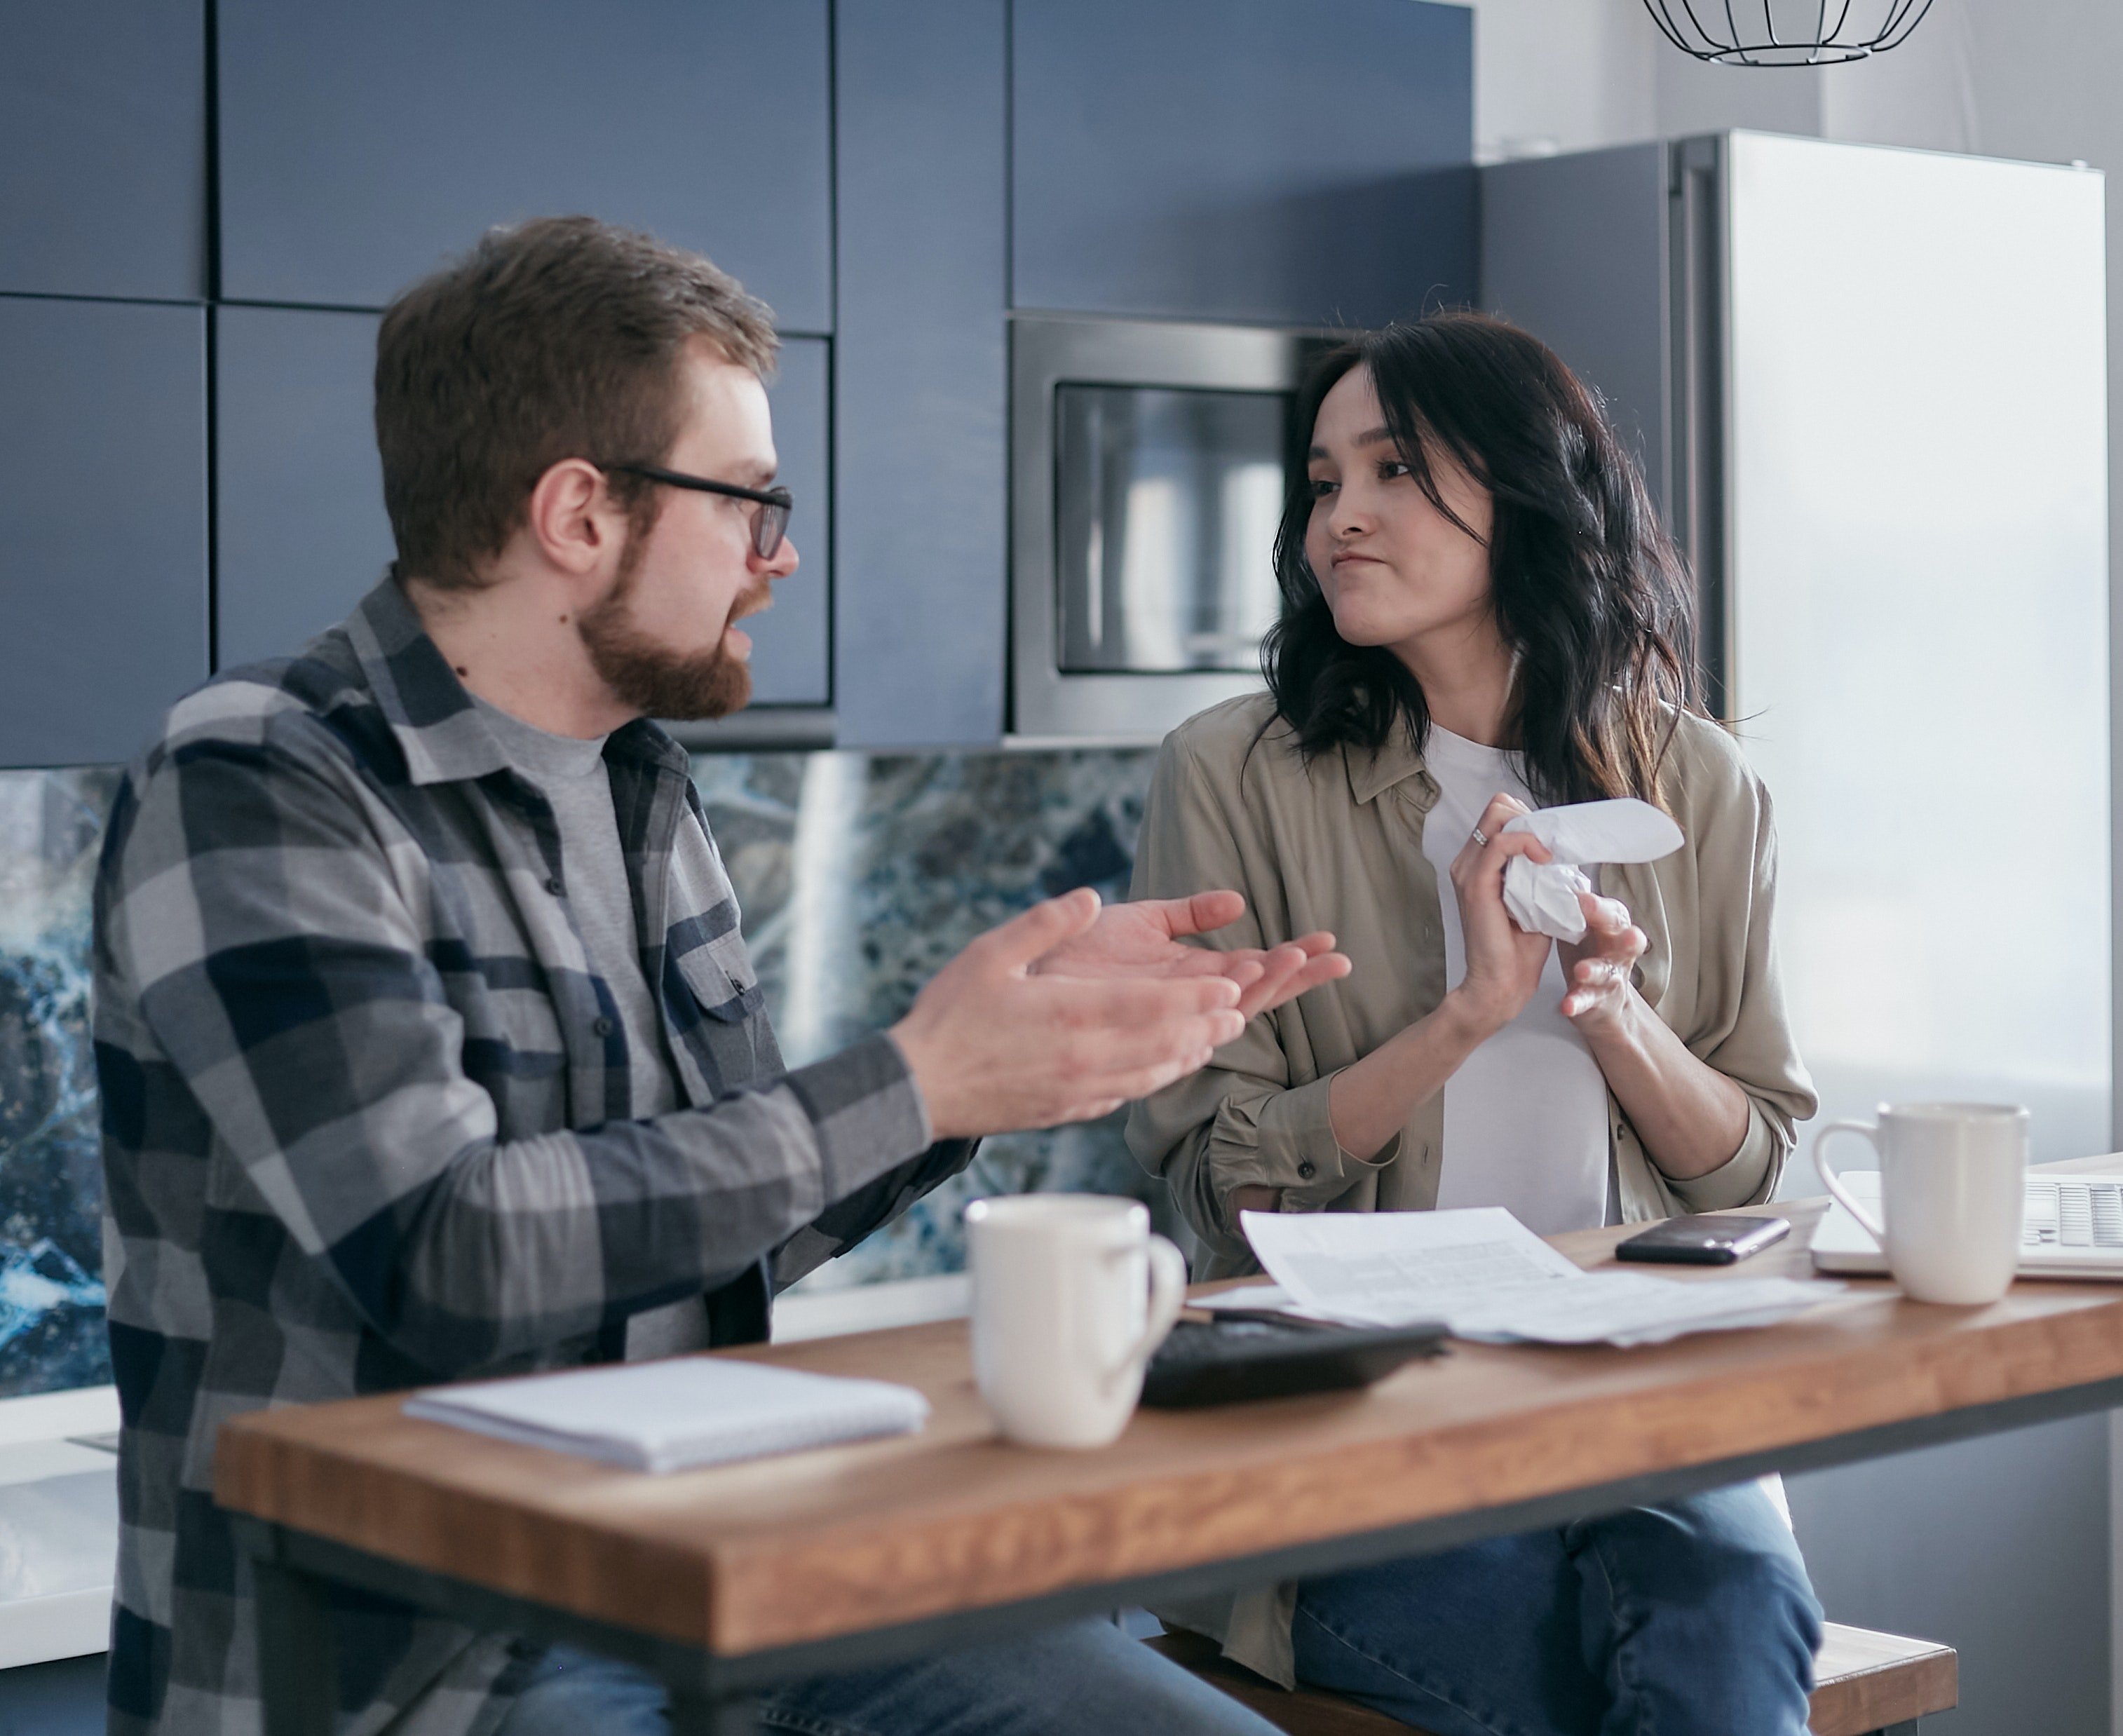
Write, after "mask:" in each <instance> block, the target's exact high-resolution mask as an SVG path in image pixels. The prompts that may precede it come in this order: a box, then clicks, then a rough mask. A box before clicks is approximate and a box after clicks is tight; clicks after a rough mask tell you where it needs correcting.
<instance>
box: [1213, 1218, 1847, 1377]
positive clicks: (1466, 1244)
mask: <svg viewBox="0 0 2123 1736" xmlns="http://www.w3.org/2000/svg"><path fill="white" fill-rule="evenodd" d="M1242 1221H1243V1224H1244V1230H1245V1233H1246V1237H1247V1239H1248V1241H1250V1242H1251V1243H1252V1244H1253V1248H1254V1253H1255V1254H1256V1255H1258V1257H1259V1260H1260V1262H1261V1264H1262V1266H1263V1268H1265V1269H1266V1270H1267V1272H1268V1275H1269V1276H1270V1277H1271V1278H1272V1279H1274V1280H1275V1281H1276V1283H1277V1285H1278V1286H1279V1287H1280V1288H1282V1291H1283V1292H1284V1293H1286V1295H1287V1296H1289V1297H1291V1298H1292V1299H1293V1300H1294V1301H1295V1302H1297V1304H1298V1305H1299V1306H1300V1307H1304V1308H1305V1309H1307V1310H1309V1311H1313V1312H1316V1313H1319V1314H1323V1315H1326V1316H1330V1317H1332V1318H1334V1319H1337V1320H1347V1321H1357V1322H1360V1323H1362V1324H1365V1325H1404V1324H1407V1323H1408V1322H1411V1321H1419V1320H1436V1321H1443V1322H1444V1323H1445V1324H1446V1326H1448V1327H1449V1328H1450V1330H1451V1331H1452V1332H1453V1334H1454V1335H1455V1336H1456V1337H1460V1338H1472V1339H1483V1340H1489V1341H1492V1342H1495V1343H1509V1342H1512V1341H1516V1340H1529V1341H1533V1342H1537V1343H1541V1344H1657V1343H1660V1342H1662V1341H1663V1340H1666V1339H1670V1338H1675V1337H1677V1336H1679V1335H1680V1334H1682V1333H1685V1332H1703V1331H1713V1330H1727V1329H1729V1328H1733V1327H1738V1326H1753V1325H1769V1324H1771V1323H1773V1322H1774V1321H1779V1320H1783V1319H1786V1318H1788V1316H1791V1315H1793V1314H1795V1313H1797V1312H1799V1311H1801V1310H1802V1309H1805V1308H1809V1307H1812V1306H1814V1305H1815V1304H1816V1302H1821V1301H1824V1300H1825V1299H1826V1298H1827V1297H1830V1296H1831V1295H1833V1294H1834V1293H1835V1292H1836V1291H1837V1290H1839V1288H1841V1286H1839V1285H1836V1284H1822V1283H1798V1282H1796V1281H1794V1280H1793V1279H1779V1278H1765V1279H1724V1280H1721V1281H1720V1282H1718V1283H1684V1282H1681V1281H1680V1280H1677V1279H1666V1278H1652V1277H1649V1276H1647V1275H1643V1274H1637V1273H1633V1272H1599V1273H1587V1272H1584V1271H1582V1270H1580V1269H1579V1268H1578V1267H1577V1265H1576V1264H1573V1263H1572V1261H1571V1260H1568V1259H1567V1258H1566V1257H1565V1256H1564V1255H1562V1254H1559V1253H1558V1252H1557V1251H1556V1250H1555V1249H1554V1248H1553V1247H1551V1246H1549V1244H1548V1243H1546V1242H1544V1241H1542V1240H1541V1239H1540V1237H1539V1236H1535V1234H1534V1233H1533V1232H1531V1231H1530V1230H1529V1229H1527V1228H1526V1227H1525V1225H1524V1224H1522V1223H1521V1222H1519V1221H1518V1220H1517V1219H1516V1218H1514V1217H1512V1216H1511V1213H1508V1212H1507V1211H1505V1210H1503V1209H1502V1208H1501V1207H1496V1206H1486V1207H1479V1208H1471V1209H1468V1210H1463V1211H1442V1212H1375V1213H1360V1212H1321V1213H1302V1214H1296V1213H1293V1214H1288V1215H1285V1214H1282V1213H1264V1212H1248V1213H1244V1214H1242Z"/></svg>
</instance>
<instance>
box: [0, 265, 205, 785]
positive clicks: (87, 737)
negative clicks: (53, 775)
mask: <svg viewBox="0 0 2123 1736" xmlns="http://www.w3.org/2000/svg"><path fill="white" fill-rule="evenodd" d="M0 405H4V406H6V407H7V412H6V414H5V415H0V524H4V525H5V526H7V535H6V536H5V537H4V538H0V598H4V600H5V606H6V622H7V624H6V626H5V628H4V630H0V765H7V766H50V765H80V764H87V763H90V762H99V761H110V760H124V759H129V758H131V757H132V756H133V754H134V753H135V752H136V751H137V750H138V748H140V747H141V746H142V744H143V743H144V742H145V740H146V739H147V737H148V733H149V731H150V730H152V728H153V727H154V725H155V723H156V720H157V718H158V717H159V716H161V714H162V711H164V710H165V709H166V707H167V706H169V705H170V704H171V702H172V701H175V700H176V698H177V697H179V696H180V695H181V694H182V693H183V692H185V690H186V689H187V688H189V687H194V686H195V685H197V684H198V683H199V682H201V681H203V680H204V679H205V678H206V673H207V655H206V645H207V608H206V598H207V577H206V561H207V556H206V314H205V312H204V310H203V309H200V308H197V307H154V306H149V305H146V304H128V303H123V302H70V301H59V300H40V299H37V298H21V299H9V298H0Z"/></svg>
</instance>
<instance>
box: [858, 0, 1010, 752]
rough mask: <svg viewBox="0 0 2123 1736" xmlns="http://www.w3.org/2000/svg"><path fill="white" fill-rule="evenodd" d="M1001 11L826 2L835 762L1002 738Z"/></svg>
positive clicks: (985, 5) (996, 5)
mask: <svg viewBox="0 0 2123 1736" xmlns="http://www.w3.org/2000/svg"><path fill="white" fill-rule="evenodd" d="M1005 26H1006V20H1005V7H1004V0H840V4H839V8H838V11H837V14H836V24H835V28H836V31H837V47H838V57H837V63H838V73H837V83H836V91H835V100H836V104H837V107H836V138H837V152H838V166H839V182H838V185H839V202H838V204H837V211H836V217H835V225H836V228H835V237H836V244H837V250H838V260H839V277H838V281H839V296H840V301H839V309H838V322H837V338H836V357H835V359H836V381H835V397H834V404H835V421H834V442H835V474H834V501H833V505H834V527H833V528H834V547H835V555H836V557H837V559H836V565H837V583H836V591H837V631H836V633H835V636H834V646H835V650H834V659H835V673H834V698H835V713H836V722H837V738H836V739H837V740H838V741H839V742H840V744H841V745H843V746H846V747H903V746H916V745H935V746H954V745H965V744H980V743H992V742H994V741H995V740H996V739H997V738H998V737H999V736H1000V735H1001V732H1002V719H1003V669H1004V664H1005V655H1004V637H1005V607H1006V604H1005V598H1006V594H1007V585H1006V574H1007V570H1008V553H1007V547H1006V532H1007V522H1006V517H1005V513H1006V508H1005V501H1006V500H1007V492H1008V491H1007V484H1006V467H1007V436H1006V434H1005V403H1006V398H1007V390H1008V369H1007V350H1006V345H1005V331H1004V326H1005V319H1004V301H1005V256H1004V246H1005V243H1004V237H1005V233H1006V232H1007V223H1006V221H1005V201H1006V197H1007V186H1006V184H1005V168H1004V165H1005V162H1006V161H1007V157H1008V152H1007V150H1006V144H1007V136H1006V127H1007V123H1006V120H1005V85H1006V74H1005V66H1006V50H1005V42H1006V40H1007V31H1006V27H1005Z"/></svg>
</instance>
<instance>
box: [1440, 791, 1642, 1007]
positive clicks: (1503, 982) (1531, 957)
mask: <svg viewBox="0 0 2123 1736" xmlns="http://www.w3.org/2000/svg"><path fill="white" fill-rule="evenodd" d="M1527 811H1528V810H1527V808H1526V805H1525V803H1523V802H1521V801H1516V800H1513V799H1512V798H1511V797H1510V796H1508V795H1498V796H1497V797H1495V798H1493V800H1491V801H1490V803H1489V805H1488V807H1486V808H1484V809H1483V810H1482V818H1481V819H1479V821H1478V822H1476V823H1475V831H1476V833H1479V835H1480V836H1482V837H1483V838H1487V839H1488V842H1487V843H1477V842H1475V841H1474V838H1471V837H1470V838H1469V839H1468V840H1467V843H1466V847H1465V848H1464V849H1462V850H1461V851H1460V854H1459V855H1458V856H1455V857H1454V858H1453V859H1452V891H1453V894H1454V896H1455V898H1457V899H1458V900H1459V903H1460V936H1461V938H1462V940H1463V941H1464V942H1465V947H1466V953H1467V974H1466V975H1465V977H1463V978H1461V979H1460V986H1459V987H1458V988H1455V989H1454V990H1453V991H1452V992H1451V993H1450V995H1448V996H1447V997H1446V999H1447V1000H1448V1001H1451V1000H1455V999H1456V1001H1457V1003H1458V1005H1459V1006H1460V1009H1461V1011H1463V1012H1464V1013H1465V1015H1466V1016H1467V1017H1468V1018H1469V1019H1470V1020H1472V1021H1473V1022H1474V1025H1476V1026H1477V1028H1478V1029H1479V1030H1481V1031H1482V1032H1483V1034H1485V1035H1486V1034H1487V1033H1488V1032H1491V1031H1497V1030H1502V1029H1503V1028H1504V1026H1505V1025H1508V1024H1510V1023H1511V1020H1513V1019H1515V1018H1516V1017H1517V1016H1518V1015H1519V1011H1520V1009H1521V1008H1522V1007H1523V1006H1525V1004H1526V1002H1529V1001H1530V1000H1531V999H1532V998H1533V997H1534V992H1535V990H1536V989H1538V988H1540V974H1541V972H1542V971H1543V970H1544V969H1546V968H1547V966H1548V949H1549V938H1548V936H1546V935H1544V934H1528V933H1527V932H1526V931H1525V929H1523V928H1521V927H1519V925H1518V924H1517V923H1516V922H1513V921H1512V920H1511V913H1510V912H1509V911H1507V910H1506V909H1505V908H1504V868H1505V866H1506V865H1507V863H1509V862H1510V861H1511V858H1512V857H1513V856H1530V858H1532V860H1533V861H1536V862H1545V861H1548V860H1549V852H1548V847H1547V846H1546V845H1544V844H1543V843H1542V842H1540V839H1539V838H1535V837H1534V836H1533V835H1532V833H1526V832H1513V833H1507V832H1506V831H1505V830H1504V827H1505V826H1506V824H1507V823H1509V822H1510V821H1511V819H1514V818H1515V817H1516V816H1517V815H1519V814H1524V813H1525V812H1527ZM1618 908H1619V907H1618ZM1626 915H1627V913H1626V912H1624V916H1626Z"/></svg>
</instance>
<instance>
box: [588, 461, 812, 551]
mask: <svg viewBox="0 0 2123 1736" xmlns="http://www.w3.org/2000/svg"><path fill="white" fill-rule="evenodd" d="M598 469H599V470H618V471H624V472H626V474H627V475H628V476H645V477H647V478H648V479H649V481H651V482H663V483H667V484H668V485H669V486H671V487H673V488H691V489H697V490H700V492H701V493H702V494H704V495H729V497H730V498H731V499H732V500H749V501H751V502H752V504H754V505H756V506H757V507H758V509H759V510H758V511H757V512H756V513H754V514H752V552H753V553H754V554H755V555H757V556H759V558H760V559H761V560H762V561H771V560H772V559H773V558H774V556H775V555H776V552H777V551H779V550H780V547H781V538H782V537H783V536H784V535H785V533H787V531H788V529H789V513H790V508H792V507H793V506H794V504H796V502H795V499H794V496H793V495H790V492H789V490H787V489H785V488H740V487H738V486H737V484H736V483H734V482H711V481H709V480H708V478H707V477H705V476H687V475H685V474H684V473H683V472H680V471H675V470H663V469H660V468H658V467H657V466H656V465H654V464H600V465H598Z"/></svg>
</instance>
